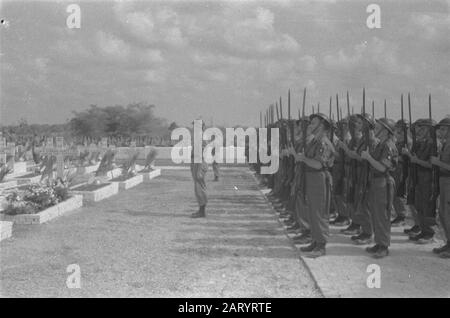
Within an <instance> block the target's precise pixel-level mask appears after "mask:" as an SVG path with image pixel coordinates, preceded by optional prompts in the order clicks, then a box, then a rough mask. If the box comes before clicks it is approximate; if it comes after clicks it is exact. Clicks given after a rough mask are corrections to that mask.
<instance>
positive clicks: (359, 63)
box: [323, 37, 413, 75]
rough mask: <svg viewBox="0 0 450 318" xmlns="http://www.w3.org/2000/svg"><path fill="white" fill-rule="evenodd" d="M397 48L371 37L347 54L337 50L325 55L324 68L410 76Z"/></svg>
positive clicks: (411, 70)
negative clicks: (368, 40)
mask: <svg viewBox="0 0 450 318" xmlns="http://www.w3.org/2000/svg"><path fill="white" fill-rule="evenodd" d="M398 50H399V49H398V46H397V45H395V44H393V43H391V42H388V41H385V40H381V39H379V38H377V37H373V38H372V39H371V41H370V42H364V43H360V44H356V45H354V46H353V48H352V49H351V50H349V51H350V52H349V53H347V52H346V51H345V50H344V49H339V51H338V52H337V53H334V54H327V55H325V56H324V58H323V61H324V64H325V66H326V67H328V68H329V69H332V70H338V71H353V70H355V69H357V68H359V69H360V70H362V69H363V68H364V69H365V70H371V71H373V72H377V71H383V72H385V73H388V74H398V75H411V74H412V72H413V69H412V67H411V66H409V65H407V64H404V63H403V62H401V60H400V58H399V53H398Z"/></svg>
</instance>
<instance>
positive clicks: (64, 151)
mask: <svg viewBox="0 0 450 318" xmlns="http://www.w3.org/2000/svg"><path fill="white" fill-rule="evenodd" d="M42 154H45V155H48V156H55V157H56V176H57V178H61V179H63V177H64V157H66V156H78V154H79V151H78V150H75V149H70V148H67V147H64V137H56V147H54V146H53V139H50V138H49V139H47V143H46V145H45V147H44V149H43V150H42Z"/></svg>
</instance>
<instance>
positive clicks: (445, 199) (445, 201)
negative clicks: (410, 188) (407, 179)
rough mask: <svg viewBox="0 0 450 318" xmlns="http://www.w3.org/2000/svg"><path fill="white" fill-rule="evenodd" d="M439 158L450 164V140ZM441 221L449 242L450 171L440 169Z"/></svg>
mask: <svg viewBox="0 0 450 318" xmlns="http://www.w3.org/2000/svg"><path fill="white" fill-rule="evenodd" d="M439 159H440V160H441V161H442V162H444V163H446V164H450V141H449V140H447V142H446V143H445V144H444V146H443V148H442V151H441V153H440V155H439ZM439 187H440V188H439V189H440V193H439V221H440V222H441V225H442V228H443V229H444V234H445V238H446V239H447V243H448V242H450V171H448V170H445V169H442V168H441V169H440V172H439Z"/></svg>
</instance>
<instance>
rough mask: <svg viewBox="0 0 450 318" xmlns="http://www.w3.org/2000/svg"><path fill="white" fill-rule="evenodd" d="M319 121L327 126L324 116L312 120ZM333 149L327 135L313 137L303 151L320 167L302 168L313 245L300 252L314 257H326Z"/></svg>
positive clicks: (320, 115) (327, 120) (326, 119)
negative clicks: (317, 119)
mask: <svg viewBox="0 0 450 318" xmlns="http://www.w3.org/2000/svg"><path fill="white" fill-rule="evenodd" d="M314 117H319V118H321V119H322V121H326V122H327V123H328V125H330V121H329V119H328V117H327V116H325V115H323V114H320V113H316V114H313V115H311V120H312V119H313V118H314ZM334 153H335V150H334V147H333V144H332V143H331V141H330V140H329V139H328V137H327V136H326V134H323V135H322V136H321V137H319V138H318V137H314V138H313V139H312V140H311V141H310V142H309V143H308V144H307V145H306V149H305V153H304V155H305V158H308V159H314V160H316V161H318V162H320V163H321V166H322V167H321V168H320V169H315V168H312V167H310V166H308V165H307V164H304V167H305V168H304V173H305V199H306V200H305V201H306V202H305V209H306V211H307V215H308V220H309V226H310V229H311V238H312V243H311V245H310V246H308V247H304V248H301V249H300V250H301V251H304V252H312V254H311V256H313V257H317V256H321V255H324V254H325V246H326V243H327V241H328V236H329V223H328V222H329V211H330V203H331V194H332V193H331V192H332V177H331V173H330V170H331V168H332V167H333V162H334Z"/></svg>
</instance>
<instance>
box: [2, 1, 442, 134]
mask: <svg viewBox="0 0 450 318" xmlns="http://www.w3.org/2000/svg"><path fill="white" fill-rule="evenodd" d="M71 3H77V4H79V6H80V9H81V27H80V28H79V29H76V28H75V29H70V28H68V27H67V24H66V19H67V17H68V16H69V13H67V12H66V9H67V6H68V5H69V4H71ZM370 3H376V4H378V5H379V6H380V9H381V28H379V29H369V28H368V27H367V25H366V19H367V17H368V16H369V13H367V12H366V8H367V6H368V5H369V4H370ZM449 8H450V0H440V1H434V0H420V1H417V0H395V1H394V0H390V1H378V0H371V1H364V0H355V1H347V0H341V1H339V0H334V1H333V0H316V1H306V0H280V1H255V0H253V1H250V0H249V1H192V0H191V1H187V0H185V1H170V0H169V1H167V0H166V1H162V2H160V1H70V2H68V1H48V2H43V1H18V0H15V1H4V0H0V17H1V19H3V20H4V21H3V23H2V24H0V80H1V82H0V103H1V104H0V105H1V108H0V124H1V125H6V124H14V123H17V122H18V121H19V120H20V119H21V118H24V119H26V120H27V121H28V122H29V123H40V124H42V123H64V122H66V121H67V120H68V119H70V117H71V116H72V114H73V112H74V111H82V110H84V109H86V108H88V107H89V105H92V104H94V105H97V106H101V107H103V106H109V105H127V104H129V103H132V102H144V103H148V104H153V105H155V113H156V115H157V116H160V117H163V118H166V119H167V120H168V121H169V122H171V121H176V122H177V123H178V124H179V125H189V123H190V122H192V120H193V119H195V118H198V117H201V118H203V119H204V120H205V121H206V123H207V124H211V123H212V124H214V125H223V126H226V127H232V126H235V125H256V126H259V114H260V112H261V111H262V112H264V111H265V110H266V109H267V107H268V106H269V105H270V104H273V103H274V102H275V101H276V100H278V99H279V98H280V96H281V97H282V98H283V112H284V116H286V115H287V114H286V112H287V107H286V105H287V103H286V101H287V92H288V89H291V108H292V113H293V114H297V112H298V109H299V108H300V107H301V100H302V94H303V88H304V87H306V88H307V98H306V110H307V113H309V112H311V106H312V105H316V108H317V104H318V103H320V105H321V111H322V112H326V113H328V107H329V106H328V104H329V98H330V96H335V95H336V94H339V98H340V105H342V106H344V108H345V109H346V105H345V103H344V102H345V94H346V91H349V94H350V105H351V107H352V108H354V109H355V112H356V111H360V109H361V105H362V88H363V87H365V88H366V101H367V105H369V106H368V107H369V109H370V108H371V106H370V104H371V102H372V100H373V101H374V103H375V115H376V117H383V115H384V110H383V103H384V99H386V100H387V108H388V116H389V117H392V118H399V117H400V94H401V93H404V94H407V93H408V92H411V104H412V108H413V118H416V119H417V118H419V117H421V118H423V117H428V94H429V93H431V94H432V106H433V117H434V118H436V119H440V118H442V117H443V116H445V115H446V114H449V113H450V58H449V56H450V15H449V12H450V9H449ZM334 103H335V101H334V98H333V112H334V109H335V106H334ZM405 107H406V98H405ZM344 113H346V110H344Z"/></svg>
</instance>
